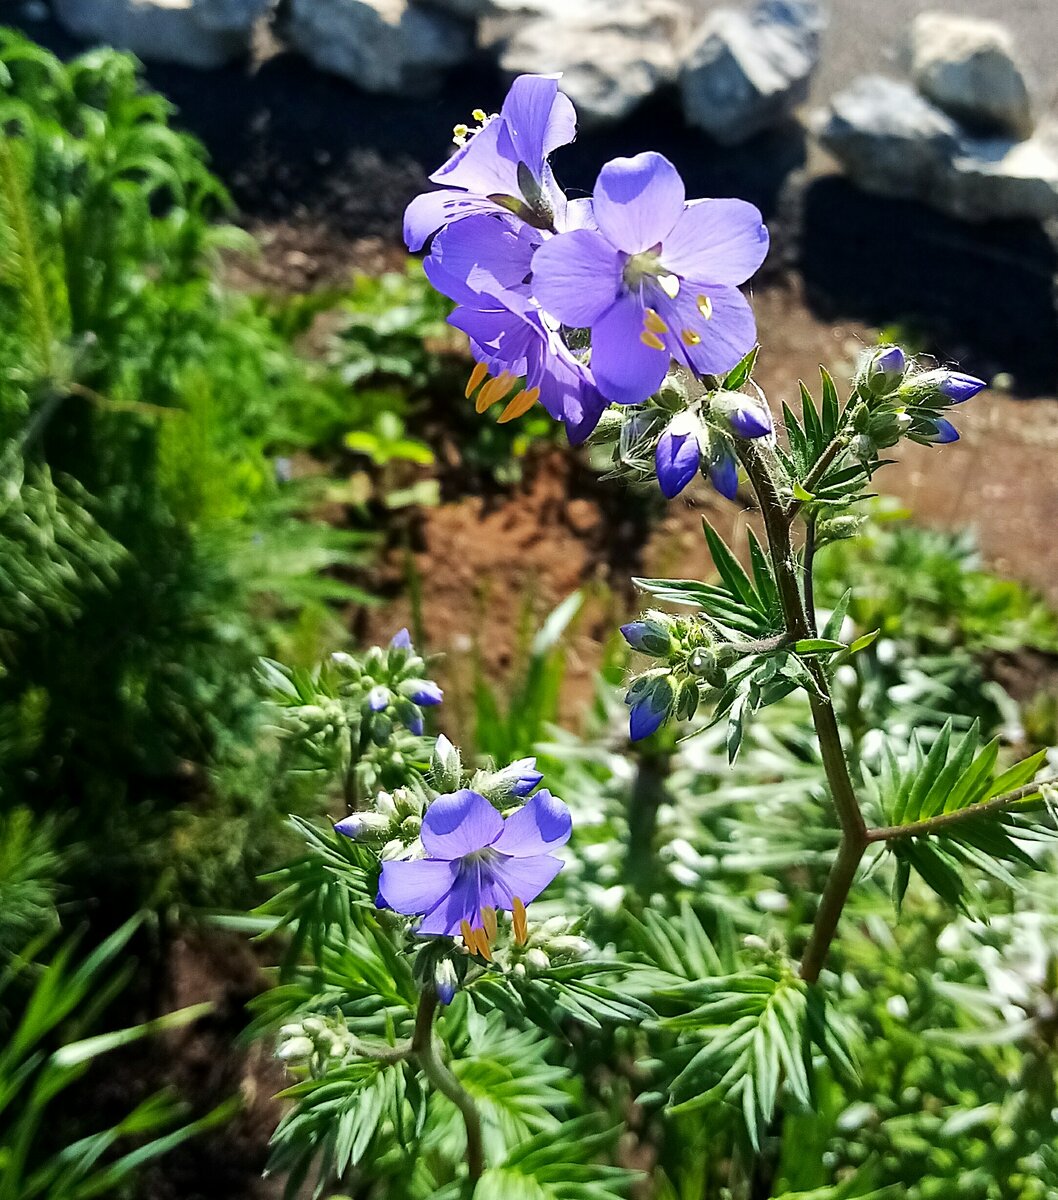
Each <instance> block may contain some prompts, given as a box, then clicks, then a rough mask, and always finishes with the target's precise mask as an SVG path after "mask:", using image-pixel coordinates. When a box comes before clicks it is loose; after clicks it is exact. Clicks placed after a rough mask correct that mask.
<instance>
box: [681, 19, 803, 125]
mask: <svg viewBox="0 0 1058 1200" xmlns="http://www.w3.org/2000/svg"><path fill="white" fill-rule="evenodd" d="M825 27H826V17H825V15H824V12H823V9H822V8H821V6H820V4H819V3H818V0H761V3H759V4H757V6H756V7H755V8H754V9H752V10H751V11H750V12H748V13H747V12H742V11H739V10H734V9H718V10H717V11H716V12H713V13H712V14H711V15H710V16H708V17H707V18H706V19H705V22H704V23H703V24H702V26H701V28H700V29H699V31H698V33H697V35H696V37H695V39H694V41H693V43H692V45H691V47H690V50H689V52H688V54H687V57H686V61H685V62H684V64H683V70H682V72H681V74H680V91H681V93H682V96H683V113H684V116H685V117H686V118H687V121H688V123H689V124H691V125H694V126H696V127H697V128H699V129H703V130H705V132H706V133H708V134H709V135H710V137H712V138H714V139H715V140H716V141H718V142H721V143H723V144H724V145H735V144H737V143H739V142H744V141H745V140H746V139H747V138H751V137H753V135H754V134H757V133H760V132H761V131H762V130H765V129H770V128H772V127H773V126H775V125H779V124H781V123H782V122H784V121H786V120H788V119H789V118H790V116H791V115H792V113H793V111H794V109H795V108H796V107H797V106H798V105H799V104H801V103H803V102H804V101H805V100H806V99H807V98H808V87H809V83H810V81H811V77H812V72H813V71H814V70H815V68H816V66H817V65H818V63H819V42H820V35H821V33H822V31H823V29H824V28H825Z"/></svg>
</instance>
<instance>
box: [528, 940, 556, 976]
mask: <svg viewBox="0 0 1058 1200" xmlns="http://www.w3.org/2000/svg"><path fill="white" fill-rule="evenodd" d="M525 962H526V965H527V966H530V967H532V968H533V970H534V971H547V970H549V969H550V967H551V959H550V958H548V956H547V955H546V954H545V953H544V952H543V950H541V949H539V948H538V947H536V946H533V947H531V948H530V949H529V950H527V951H526V953H525Z"/></svg>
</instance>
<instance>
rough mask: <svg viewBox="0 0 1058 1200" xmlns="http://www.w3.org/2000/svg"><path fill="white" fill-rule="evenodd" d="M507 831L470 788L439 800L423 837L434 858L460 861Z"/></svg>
mask: <svg viewBox="0 0 1058 1200" xmlns="http://www.w3.org/2000/svg"><path fill="white" fill-rule="evenodd" d="M502 832H503V818H502V817H501V816H500V814H499V813H498V812H497V811H496V810H495V809H494V808H493V807H492V805H491V804H490V803H489V802H488V801H487V800H486V799H485V797H484V796H481V795H479V794H478V793H477V792H472V791H471V790H470V789H469V788H461V789H460V790H459V791H458V792H452V793H451V794H450V795H447V796H438V798H437V799H436V800H435V801H434V802H433V804H431V805H430V807H429V808H428V809H427V810H426V813H425V815H424V816H423V819H422V830H421V832H420V834H419V836H420V837H421V838H422V844H423V846H425V848H426V853H427V854H428V855H429V856H430V857H431V858H445V859H451V858H460V857H462V856H463V855H464V854H472V853H473V852H474V851H475V850H483V849H484V848H485V847H486V846H491V845H492V843H493V842H494V841H495V840H496V839H497V838H498V837H499V836H500V834H501V833H502Z"/></svg>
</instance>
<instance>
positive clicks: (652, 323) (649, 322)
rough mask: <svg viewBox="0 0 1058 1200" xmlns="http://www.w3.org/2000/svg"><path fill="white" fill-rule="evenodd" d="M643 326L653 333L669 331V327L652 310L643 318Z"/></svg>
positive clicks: (649, 309) (648, 310)
mask: <svg viewBox="0 0 1058 1200" xmlns="http://www.w3.org/2000/svg"><path fill="white" fill-rule="evenodd" d="M643 324H644V325H645V326H646V327H647V329H649V330H650V332H651V333H668V331H669V327H668V326H667V325H666V324H665V322H664V321H663V320H662V319H661V318H660V317H659V316H658V314H657V313H656V312H655V311H654V310H653V309H652V308H648V309H647V311H646V315H645V316H644V317H643Z"/></svg>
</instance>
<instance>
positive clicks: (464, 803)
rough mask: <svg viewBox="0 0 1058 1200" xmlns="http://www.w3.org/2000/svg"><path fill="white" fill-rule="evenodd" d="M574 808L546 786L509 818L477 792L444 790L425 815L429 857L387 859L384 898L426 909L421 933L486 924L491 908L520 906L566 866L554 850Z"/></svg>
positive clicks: (405, 908)
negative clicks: (552, 793) (571, 809)
mask: <svg viewBox="0 0 1058 1200" xmlns="http://www.w3.org/2000/svg"><path fill="white" fill-rule="evenodd" d="M571 828H572V822H571V819H570V815H569V809H568V808H567V807H566V805H565V804H564V803H563V802H562V801H561V800H559V799H558V798H557V797H555V796H552V795H551V793H550V792H549V791H547V790H546V789H545V790H543V791H539V792H537V793H536V795H534V796H533V797H532V798H531V799H530V800H529V801H528V802H527V803H526V804H525V805H524V806H523V807H522V808H520V809H518V810H517V811H516V812H514V813H512V814H511V815H510V816H509V817H507V819H506V820H504V818H503V817H502V816H500V814H499V812H497V811H496V809H495V808H494V807H493V806H492V805H491V804H490V803H489V802H488V800H486V799H485V797H484V796H481V795H479V794H478V793H477V792H473V791H470V790H469V789H467V788H463V789H461V790H460V791H458V792H453V793H452V794H451V795H448V796H440V797H439V798H438V799H437V800H435V801H434V802H433V803H432V804H431V805H430V807H429V808H428V809H427V810H426V812H425V814H424V816H423V819H422V830H421V833H420V837H421V839H422V845H423V849H424V850H425V851H426V857H425V858H418V859H412V860H399V861H390V862H385V863H383V864H382V874H381V876H380V878H379V882H378V891H379V900H380V902H381V903H382V904H384V905H385V906H388V907H389V908H392V909H394V910H396V911H397V912H399V913H404V914H405V915H407V916H420V915H421V916H422V921H421V923H420V924H419V927H418V932H419V933H424V934H446V935H448V936H452V935H454V934H456V933H459V932H460V930H461V928H462V927H463V922H466V924H467V926H468V927H469V929H471V930H477V929H484V928H486V921H488V920H490V910H491V912H492V913H494V912H495V910H505V911H507V912H516V911H518V910H519V908H520V907H521V906H524V905H526V904H529V903H530V902H531V901H532V900H535V899H536V897H537V896H539V895H540V893H541V892H542V891H543V890H544V888H546V887H547V885H548V884H549V883H550V882H551V881H552V880H553V879H554V878H555V876H556V875H557V874H558V873H559V871H560V870H561V869H562V860H561V859H560V858H556V857H555V856H554V855H553V854H552V853H551V851H552V850H556V849H558V847H559V846H563V845H565V843H566V842H567V841H568V840H569V835H570V831H571Z"/></svg>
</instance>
